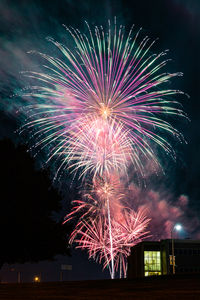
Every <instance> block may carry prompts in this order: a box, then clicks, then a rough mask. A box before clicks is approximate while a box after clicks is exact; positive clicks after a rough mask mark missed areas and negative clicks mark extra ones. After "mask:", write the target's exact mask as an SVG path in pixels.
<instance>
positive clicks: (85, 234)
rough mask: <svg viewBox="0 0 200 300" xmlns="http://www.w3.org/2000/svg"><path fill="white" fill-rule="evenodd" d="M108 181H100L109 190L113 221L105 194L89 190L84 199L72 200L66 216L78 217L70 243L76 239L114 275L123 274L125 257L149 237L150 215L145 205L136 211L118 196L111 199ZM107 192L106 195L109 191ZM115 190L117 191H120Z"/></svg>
mask: <svg viewBox="0 0 200 300" xmlns="http://www.w3.org/2000/svg"><path fill="white" fill-rule="evenodd" d="M105 185H106V186H105ZM105 185H104V186H102V185H101V186H100V189H101V191H102V190H103V189H105V188H106V189H107V190H108V191H109V195H110V196H109V197H110V204H111V210H110V222H109V218H108V211H107V210H108V206H107V205H106V199H105V198H106V196H105V195H102V194H101V196H99V197H97V200H95V199H94V198H93V196H91V195H90V194H85V200H84V201H82V200H81V201H80V200H79V201H73V203H74V207H73V209H72V212H71V213H69V214H68V215H67V216H66V218H65V222H69V221H70V220H71V219H73V218H77V217H78V218H79V219H78V221H77V224H76V226H75V229H74V230H73V232H72V234H71V237H70V243H73V242H75V243H76V244H77V246H76V247H77V248H81V249H83V250H87V251H88V254H89V258H93V259H94V260H96V261H98V262H99V263H103V268H106V267H108V268H109V271H110V274H111V277H112V276H113V275H114V271H115V272H117V271H120V277H121V276H122V274H123V275H124V277H125V276H126V268H127V264H126V259H127V256H128V255H129V254H130V249H131V247H133V246H135V245H136V244H137V243H139V242H141V241H142V240H143V239H144V238H147V237H148V234H149V232H148V231H147V230H146V228H147V226H148V223H149V221H150V219H149V218H147V216H146V209H144V208H140V209H139V210H138V211H137V212H136V211H134V210H133V209H131V208H128V207H124V206H122V205H119V204H116V200H117V199H115V198H114V199H113V200H112V201H111V197H113V196H114V195H113V190H112V189H111V188H110V187H108V185H107V184H106V183H105ZM98 191H99V186H98V188H97V189H96V192H97V193H98ZM105 194H106V195H107V194H108V192H106V193H105ZM115 194H116V195H117V192H115ZM119 194H120V193H119ZM119 194H118V195H119ZM103 199H104V202H103V201H102V200H103ZM120 199H121V196H118V200H120ZM112 204H114V206H113V205H112ZM117 206H118V208H117V210H116V211H115V208H116V207H117ZM110 235H112V237H111V236H110ZM111 250H112V251H111ZM112 263H113V266H112ZM113 268H114V270H113Z"/></svg>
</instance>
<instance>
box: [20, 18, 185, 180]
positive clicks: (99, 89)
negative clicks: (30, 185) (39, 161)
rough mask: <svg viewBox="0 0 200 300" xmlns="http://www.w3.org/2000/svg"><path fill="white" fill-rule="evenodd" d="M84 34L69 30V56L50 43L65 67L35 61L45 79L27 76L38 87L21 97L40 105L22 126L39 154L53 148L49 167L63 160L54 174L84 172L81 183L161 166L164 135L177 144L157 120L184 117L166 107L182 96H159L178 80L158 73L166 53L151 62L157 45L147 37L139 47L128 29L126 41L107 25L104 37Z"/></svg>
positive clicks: (121, 30) (100, 30)
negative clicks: (158, 151) (130, 169)
mask: <svg viewBox="0 0 200 300" xmlns="http://www.w3.org/2000/svg"><path fill="white" fill-rule="evenodd" d="M87 26H88V32H89V35H88V36H87V35H85V34H81V33H80V32H79V31H78V30H77V29H74V28H67V31H68V32H69V33H70V34H71V36H72V37H73V40H74V43H75V48H74V51H71V50H70V49H69V48H68V47H66V46H64V45H62V44H60V43H58V42H56V41H54V40H52V39H51V42H52V43H53V44H54V45H55V46H56V47H57V48H58V49H59V50H60V51H61V54H62V55H63V60H61V59H60V58H54V57H51V56H48V55H46V54H42V53H39V54H40V55H41V56H42V57H43V58H44V59H45V60H46V61H47V65H45V66H44V68H45V69H46V71H45V72H44V73H37V72H32V73H30V72H28V73H26V75H27V76H29V77H33V78H34V79H35V80H38V81H39V83H40V84H39V85H37V86H32V88H31V91H29V92H28V91H27V93H25V96H29V97H33V98H36V99H37V103H36V104H34V105H33V106H30V107H29V108H30V111H32V113H30V114H29V117H30V121H29V122H27V124H26V126H27V127H29V128H30V129H33V128H34V134H33V137H34V140H35V139H36V140H38V142H37V143H36V147H38V149H40V148H43V147H47V146H51V151H50V154H49V160H51V159H52V158H53V157H55V156H56V157H57V156H60V157H61V164H60V168H59V170H60V169H62V168H66V167H68V166H70V167H72V170H77V169H79V168H81V170H82V175H84V174H85V173H87V172H88V171H90V172H91V173H93V174H94V176H96V175H97V174H98V175H101V176H102V175H103V173H104V172H106V173H109V172H111V171H113V170H117V171H119V170H123V172H126V171H127V168H128V166H129V165H130V164H131V163H133V165H134V168H135V169H136V170H137V172H140V173H141V174H143V171H144V168H143V165H144V164H143V160H144V159H149V160H151V161H152V162H153V163H154V164H155V166H156V167H157V166H158V165H159V162H158V160H157V156H156V155H155V153H154V150H153V148H154V147H152V145H153V143H155V144H156V145H159V146H160V147H161V148H163V149H164V150H165V151H166V152H167V153H170V154H172V155H174V152H173V149H172V147H171V146H170V144H169V142H168V141H167V139H164V138H163V133H165V135H166V133H167V134H172V135H173V136H176V137H178V138H181V135H180V134H179V132H178V131H177V130H176V129H175V128H173V126H172V125H171V124H169V123H168V122H167V121H165V120H164V118H162V115H183V112H182V110H181V109H180V108H179V106H178V105H177V102H176V101H174V100H171V97H172V96H173V95H175V94H180V93H182V92H180V91H177V90H171V89H166V88H164V89H163V84H164V83H166V82H167V81H168V80H170V79H171V78H173V77H176V76H180V75H181V73H173V74H169V73H164V72H160V71H161V69H162V68H163V67H164V66H165V65H166V63H167V60H163V56H164V55H165V54H166V52H162V53H160V54H150V49H151V47H152V45H153V44H154V41H153V42H151V41H150V39H149V38H148V37H145V38H144V39H143V40H141V41H140V43H139V42H138V41H139V35H140V31H138V32H137V33H136V34H133V32H132V31H133V29H131V30H130V32H129V34H128V36H127V37H125V34H124V28H123V27H122V26H120V27H119V28H118V27H117V25H116V24H115V25H114V29H113V30H112V29H111V25H110V23H109V26H108V31H107V32H104V30H103V28H102V27H100V28H98V27H95V30H94V33H93V32H92V30H91V29H90V27H89V25H87ZM137 44H138V46H137ZM161 133H162V134H161ZM152 142H153V143H152ZM49 160H48V161H49ZM59 170H58V171H59Z"/></svg>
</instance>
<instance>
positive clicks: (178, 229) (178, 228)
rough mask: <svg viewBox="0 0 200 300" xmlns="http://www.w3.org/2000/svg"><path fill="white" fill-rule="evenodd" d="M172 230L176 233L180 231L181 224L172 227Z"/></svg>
mask: <svg viewBox="0 0 200 300" xmlns="http://www.w3.org/2000/svg"><path fill="white" fill-rule="evenodd" d="M174 229H176V230H177V231H180V230H181V229H182V226H181V224H176V225H175V226H174Z"/></svg>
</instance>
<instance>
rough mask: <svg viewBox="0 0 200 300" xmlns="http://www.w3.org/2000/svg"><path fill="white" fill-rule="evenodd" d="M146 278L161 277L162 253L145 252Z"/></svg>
mask: <svg viewBox="0 0 200 300" xmlns="http://www.w3.org/2000/svg"><path fill="white" fill-rule="evenodd" d="M144 270H145V274H144V275H145V276H152V275H161V262H160V251H144Z"/></svg>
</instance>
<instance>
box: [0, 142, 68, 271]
mask: <svg viewBox="0 0 200 300" xmlns="http://www.w3.org/2000/svg"><path fill="white" fill-rule="evenodd" d="M0 163H1V165H0V168H1V184H0V186H1V190H0V225H1V231H0V232H1V235H0V239H1V247H0V267H1V266H2V264H3V263H5V262H7V263H14V262H20V263H24V262H26V261H31V262H36V261H39V260H44V259H45V260H46V259H53V257H54V256H55V255H56V254H69V251H68V250H67V240H66V230H67V228H66V227H64V226H63V225H62V224H61V222H56V221H55V220H53V218H52V213H53V212H58V211H59V210H60V209H61V206H60V200H61V198H60V196H59V195H58V193H57V192H56V190H55V189H54V188H52V187H51V182H50V179H49V177H48V172H47V171H36V170H35V167H34V161H33V159H32V158H31V157H30V155H29V154H28V153H27V152H26V149H25V147H24V146H18V147H15V146H14V144H13V143H12V142H11V141H9V140H3V141H0Z"/></svg>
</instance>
